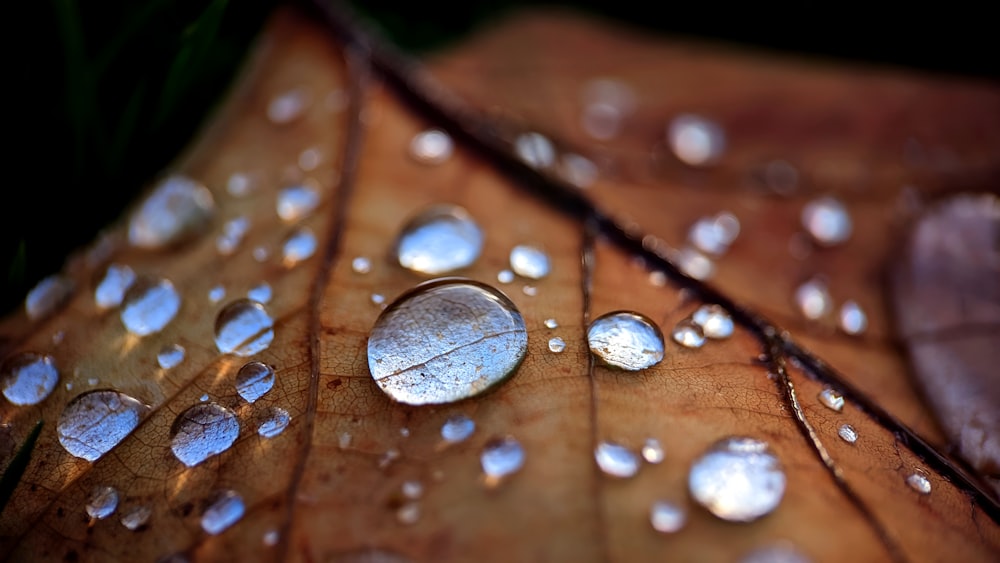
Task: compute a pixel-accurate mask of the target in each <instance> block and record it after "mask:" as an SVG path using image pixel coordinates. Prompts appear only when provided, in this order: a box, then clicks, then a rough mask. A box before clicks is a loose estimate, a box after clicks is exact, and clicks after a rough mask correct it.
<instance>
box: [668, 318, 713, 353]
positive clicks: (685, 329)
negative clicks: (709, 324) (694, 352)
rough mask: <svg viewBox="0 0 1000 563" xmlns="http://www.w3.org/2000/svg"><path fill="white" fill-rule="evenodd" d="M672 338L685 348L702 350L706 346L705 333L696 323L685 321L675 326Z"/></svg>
mask: <svg viewBox="0 0 1000 563" xmlns="http://www.w3.org/2000/svg"><path fill="white" fill-rule="evenodd" d="M670 337H671V338H673V340H674V342H676V343H678V344H680V345H681V346H683V347H685V348H701V347H702V346H704V345H705V333H704V332H703V331H702V328H701V327H700V326H699V325H697V324H695V323H694V322H692V321H690V320H687V319H684V320H682V321H679V322H678V323H677V324H676V325H674V330H673V332H671V333H670Z"/></svg>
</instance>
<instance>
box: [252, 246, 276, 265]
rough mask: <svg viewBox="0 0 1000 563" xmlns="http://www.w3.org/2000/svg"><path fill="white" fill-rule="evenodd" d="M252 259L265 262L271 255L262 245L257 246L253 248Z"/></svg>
mask: <svg viewBox="0 0 1000 563" xmlns="http://www.w3.org/2000/svg"><path fill="white" fill-rule="evenodd" d="M252 254H253V259H254V260H256V261H258V262H265V261H267V259H268V258H270V257H271V251H270V250H268V249H267V247H264V246H258V247H256V248H254V249H253V253H252Z"/></svg>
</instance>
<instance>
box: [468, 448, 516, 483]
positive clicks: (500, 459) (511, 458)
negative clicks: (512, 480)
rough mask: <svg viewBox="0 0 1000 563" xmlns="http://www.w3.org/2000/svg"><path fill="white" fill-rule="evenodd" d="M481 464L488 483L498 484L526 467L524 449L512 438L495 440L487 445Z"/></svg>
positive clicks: (482, 454)
mask: <svg viewBox="0 0 1000 563" xmlns="http://www.w3.org/2000/svg"><path fill="white" fill-rule="evenodd" d="M479 464H480V465H481V466H482V468H483V473H484V474H485V475H486V479H487V483H488V484H491V485H495V484H498V483H499V482H500V481H501V480H502V479H503V478H505V477H507V476H509V475H512V474H514V473H517V472H518V471H520V469H521V467H523V466H524V448H523V447H521V443H520V442H518V441H517V440H516V439H515V438H513V437H512V436H505V437H503V438H494V439H492V440H490V441H489V442H487V443H486V445H485V446H484V447H483V452H482V453H481V454H480V456H479Z"/></svg>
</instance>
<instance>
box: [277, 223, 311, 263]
mask: <svg viewBox="0 0 1000 563" xmlns="http://www.w3.org/2000/svg"><path fill="white" fill-rule="evenodd" d="M315 253H316V235H314V234H313V232H312V230H311V229H310V228H309V227H302V228H301V229H297V230H295V231H294V232H292V234H291V235H289V236H288V238H287V239H285V244H284V245H283V246H282V247H281V255H282V260H283V261H284V264H285V266H286V267H288V268H291V267H292V266H294V265H296V264H298V263H299V262H302V261H303V260H308V259H309V258H311V257H312V255H313V254H315ZM265 260H266V258H265Z"/></svg>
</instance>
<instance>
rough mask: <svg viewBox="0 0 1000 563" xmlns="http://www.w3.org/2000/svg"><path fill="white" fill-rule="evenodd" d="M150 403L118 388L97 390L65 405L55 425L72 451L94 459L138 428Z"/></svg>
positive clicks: (64, 443)
mask: <svg viewBox="0 0 1000 563" xmlns="http://www.w3.org/2000/svg"><path fill="white" fill-rule="evenodd" d="M148 410H149V407H147V406H146V405H144V404H142V403H140V402H139V401H137V400H136V399H134V398H132V397H130V396H128V395H126V394H124V393H120V392H118V391H112V390H104V389H100V390H95V391H89V392H87V393H83V394H80V395H77V396H76V397H75V398H74V399H73V400H71V401H70V402H69V404H67V405H66V408H65V409H63V412H62V414H61V415H60V416H59V423H58V425H57V427H56V430H57V432H58V433H59V443H60V444H62V447H63V448H65V449H66V451H68V452H69V453H70V454H72V455H74V456H76V457H81V458H83V459H86V460H87V461H95V460H97V459H98V458H99V457H101V456H102V455H104V454H106V453H107V452H108V451H110V450H111V448H113V447H115V446H116V445H118V443H119V442H121V441H122V440H123V439H124V438H125V436H128V434H129V433H130V432H132V431H133V430H135V427H136V426H138V425H139V420H140V419H141V418H142V417H143V415H145V414H146V412H147V411H148Z"/></svg>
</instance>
